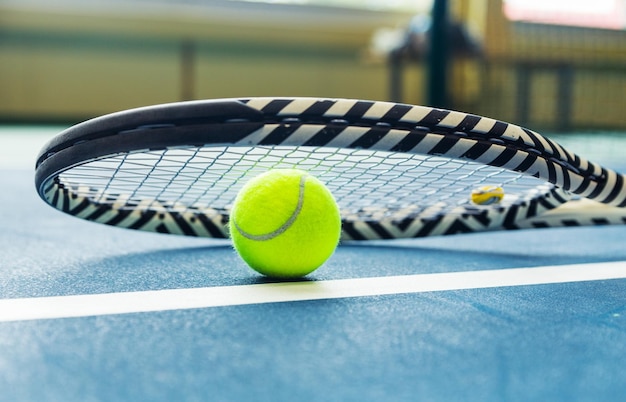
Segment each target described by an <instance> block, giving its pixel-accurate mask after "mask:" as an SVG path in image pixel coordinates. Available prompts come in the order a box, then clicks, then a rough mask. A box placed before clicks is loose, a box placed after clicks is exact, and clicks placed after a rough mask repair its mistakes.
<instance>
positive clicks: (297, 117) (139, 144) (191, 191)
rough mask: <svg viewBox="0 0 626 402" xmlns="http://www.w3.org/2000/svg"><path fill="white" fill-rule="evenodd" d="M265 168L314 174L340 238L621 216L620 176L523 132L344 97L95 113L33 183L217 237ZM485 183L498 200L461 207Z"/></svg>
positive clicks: (40, 167)
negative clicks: (336, 210)
mask: <svg viewBox="0 0 626 402" xmlns="http://www.w3.org/2000/svg"><path fill="white" fill-rule="evenodd" d="M277 168H298V169H302V170H306V171H308V172H310V173H311V174H313V175H315V176H316V177H318V178H319V179H320V180H322V181H323V182H324V183H326V185H327V186H328V187H329V189H330V190H331V191H332V192H333V194H334V195H335V198H336V199H337V202H338V204H339V207H340V209H341V213H342V219H343V239H344V240H368V239H393V238H407V237H421V236H431V235H449V234H458V233H468V232H478V231H487V230H502V229H519V228H532V227H554V226H567V225H594V224H624V223H626V208H623V207H625V206H626V186H625V180H624V179H625V176H624V175H622V174H620V173H616V172H614V171H612V170H610V169H607V168H604V167H602V166H600V165H597V164H594V163H591V162H588V161H586V160H585V159H582V158H581V157H579V156H577V155H575V154H573V153H571V152H569V151H567V150H566V149H564V148H563V147H561V146H559V145H558V144H556V143H554V142H553V141H550V140H549V139H547V138H544V137H543V136H541V135H539V134H537V133H535V132H533V131H530V130H527V129H524V128H521V127H518V126H515V125H512V124H508V123H504V122H501V121H497V120H493V119H489V118H486V117H480V116H475V115H471V114H466V113H460V112H453V111H448V110H442V109H433V108H430V107H423V106H411V105H406V104H397V103H389V102H373V101H362V100H349V99H318V98H248V99H218V100H206V101H193V102H181V103H172V104H165V105H157V106H151V107H145V108H139V109H132V110H127V111H123V112H118V113H113V114H109V115H105V116H102V117H98V118H95V119H92V120H89V121H86V122H83V123H80V124H78V125H76V126H73V127H71V128H69V129H67V130H66V131H64V132H62V133H61V134H59V135H58V136H57V137H55V138H54V139H52V140H51V141H50V142H49V143H48V144H46V146H45V147H44V149H43V150H42V151H41V153H40V155H39V156H38V159H37V166H36V178H35V181H36V186H37V191H38V192H39V195H40V196H41V197H42V198H43V199H44V200H45V201H46V202H47V203H48V204H50V205H52V206H53V207H55V208H57V209H59V210H61V211H63V212H66V213H68V214H71V215H74V216H76V217H79V218H82V219H86V220H90V221H94V222H99V223H104V224H107V225H113V226H118V227H124V228H130V229H138V230H144V231H150V232H162V233H173V234H181V235H189V236H205V237H215V238H225V237H227V236H228V230H227V225H226V223H227V221H228V215H229V209H230V207H231V205H232V202H233V199H234V198H235V196H236V194H237V192H238V190H239V189H240V188H241V186H242V185H243V184H244V183H245V182H246V181H247V180H248V179H249V178H251V177H253V176H256V175H258V174H260V173H262V172H264V171H267V170H269V169H277ZM485 185H489V186H496V187H501V188H502V189H504V193H505V196H504V198H503V199H502V200H501V201H500V202H498V203H494V204H490V205H477V204H475V203H472V201H471V200H470V194H471V192H472V191H473V190H474V189H476V188H478V187H481V186H485ZM566 203H567V204H566ZM562 204H566V205H563V206H562V207H559V206H561V205H562Z"/></svg>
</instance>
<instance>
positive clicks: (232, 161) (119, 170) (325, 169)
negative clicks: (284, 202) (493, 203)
mask: <svg viewBox="0 0 626 402" xmlns="http://www.w3.org/2000/svg"><path fill="white" fill-rule="evenodd" d="M280 168H297V169H302V170H306V171H308V172H310V173H311V174H312V175H314V176H316V177H318V178H319V179H320V180H322V181H323V182H324V183H326V185H327V186H328V187H329V189H330V190H331V191H332V193H333V194H334V196H335V198H336V199H337V202H338V204H339V206H340V208H341V209H342V214H343V215H344V216H350V217H352V219H364V220H367V219H373V220H379V219H388V218H391V219H398V220H401V219H405V218H407V217H416V216H423V217H428V216H435V215H438V214H446V213H454V211H456V210H458V211H460V212H459V213H467V210H468V208H469V209H472V208H474V209H475V208H479V209H480V208H493V207H488V206H484V207H483V206H475V205H473V204H471V203H470V200H469V197H470V193H471V191H472V190H474V189H475V188H476V187H479V186H482V185H494V186H500V187H503V188H504V189H505V191H506V193H507V196H506V197H505V200H503V204H502V205H503V206H506V205H507V203H508V204H511V203H514V202H520V200H522V201H523V200H524V199H529V198H531V197H534V196H535V194H536V193H537V195H540V194H539V193H545V192H546V191H547V189H546V188H545V187H546V186H545V185H544V184H543V183H544V182H543V181H542V180H539V179H535V178H533V177H528V176H524V175H522V174H520V173H516V172H511V171H508V170H505V169H500V168H494V167H491V166H486V165H482V164H477V163H473V162H471V161H463V160H456V159H449V158H445V157H435V156H424V155H412V154H405V153H394V152H383V151H372V150H363V149H360V150H359V149H356V150H355V149H346V148H330V147H287V146H284V147H276V146H255V147H239V146H229V147H226V146H225V147H184V148H172V149H164V150H154V151H143V152H137V153H129V154H122V155H115V156H110V157H107V158H103V159H98V160H93V161H91V162H87V163H85V164H83V165H80V166H75V167H73V168H71V169H69V170H67V171H65V172H63V173H61V174H60V176H59V180H60V182H61V183H62V184H63V186H64V187H65V188H69V189H71V191H73V192H74V193H76V194H77V195H78V196H80V197H85V198H87V199H90V200H92V201H93V202H94V203H98V204H111V206H114V207H115V208H116V209H124V208H128V209H137V208H139V209H142V210H146V211H148V210H152V211H176V212H179V213H185V212H189V211H192V212H194V211H196V212H197V211H200V213H203V211H215V213H218V214H228V211H229V209H230V207H231V205H232V203H233V201H234V198H235V196H236V195H237V192H238V191H239V189H240V188H241V187H242V186H243V185H244V184H245V182H246V181H247V180H248V179H250V178H252V177H254V176H256V175H258V174H260V173H263V172H265V171H267V170H269V169H280Z"/></svg>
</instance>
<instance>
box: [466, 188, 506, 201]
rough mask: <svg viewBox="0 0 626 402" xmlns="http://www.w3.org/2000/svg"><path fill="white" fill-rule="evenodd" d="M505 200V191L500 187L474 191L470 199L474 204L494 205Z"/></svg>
mask: <svg viewBox="0 0 626 402" xmlns="http://www.w3.org/2000/svg"><path fill="white" fill-rule="evenodd" d="M502 198H504V190H503V189H502V187H498V186H482V187H478V188H476V189H474V190H472V194H471V195H470V199H471V200H472V202H473V203H474V204H478V205H492V204H497V203H499V202H500V201H502Z"/></svg>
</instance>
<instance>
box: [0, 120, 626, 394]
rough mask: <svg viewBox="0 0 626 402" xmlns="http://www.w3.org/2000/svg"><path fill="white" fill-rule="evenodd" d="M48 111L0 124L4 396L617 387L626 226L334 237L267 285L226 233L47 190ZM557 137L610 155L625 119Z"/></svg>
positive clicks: (623, 348)
mask: <svg viewBox="0 0 626 402" xmlns="http://www.w3.org/2000/svg"><path fill="white" fill-rule="evenodd" d="M61 129H62V128H61V127H25V126H16V127H2V128H1V129H0V173H1V174H0V185H1V188H2V192H1V193H0V204H1V206H2V208H0V214H1V219H0V222H1V225H2V230H1V231H0V257H1V258H0V400H2V401H619V400H624V398H625V395H626V363H625V362H626V360H625V357H626V279H624V278H626V247H625V243H624V239H625V238H626V227H618V226H612V227H591V228H564V229H545V230H532V231H528V230H520V231H513V232H493V233H485V234H472V235H459V236H451V237H445V238H443V237H442V238H428V239H416V240H397V241H389V242H382V241H381V242H376V243H354V244H349V243H348V244H342V245H341V246H340V247H339V248H338V250H337V252H336V253H335V255H334V256H333V257H332V258H331V259H330V260H329V261H328V262H327V263H326V264H325V265H324V266H322V267H321V268H320V269H319V270H317V271H315V272H314V273H313V274H311V275H310V276H309V277H307V280H305V281H296V282H282V283H277V282H273V281H269V280H266V279H264V278H263V277H260V276H259V275H258V274H256V273H255V272H253V271H252V270H250V269H249V268H247V266H246V265H245V264H244V263H243V262H242V261H241V260H240V259H239V257H238V256H237V255H236V254H235V252H234V251H233V250H232V248H231V247H230V244H229V243H228V242H227V241H218V240H207V239H196V238H182V237H175V236H169V235H158V234H148V233H141V232H134V231H130V230H124V229H117V228H111V227H106V226H102V225H98V224H94V223H90V222H85V221H81V220H78V219H76V218H73V217H70V216H67V215H64V214H62V213H60V212H58V211H56V210H54V209H52V208H50V207H49V206H47V205H46V204H45V203H44V202H43V201H41V200H40V199H39V198H38V196H37V194H36V192H35V189H34V185H33V166H34V158H35V156H36V153H37V151H38V150H39V147H40V146H41V145H42V144H43V142H45V140H46V139H48V138H50V136H51V135H54V134H55V133H56V132H58V131H60V130H61ZM554 138H556V139H557V141H559V142H561V143H562V144H564V145H566V146H568V147H571V148H572V149H573V150H574V151H575V152H578V153H580V154H582V155H585V156H587V157H589V159H591V160H593V161H595V162H598V163H601V164H604V165H607V166H609V167H613V168H615V169H619V170H621V171H624V170H625V169H626V160H625V159H624V152H626V151H625V150H626V138H625V137H624V136H619V135H615V134H597V133H595V134H587V135H583V136H581V135H570V136H559V137H554Z"/></svg>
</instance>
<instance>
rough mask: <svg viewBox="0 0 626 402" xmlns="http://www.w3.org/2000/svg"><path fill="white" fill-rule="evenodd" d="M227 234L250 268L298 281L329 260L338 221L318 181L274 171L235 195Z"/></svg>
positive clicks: (292, 171)
mask: <svg viewBox="0 0 626 402" xmlns="http://www.w3.org/2000/svg"><path fill="white" fill-rule="evenodd" d="M229 229H230V236H231V239H232V241H233V245H234V247H235V249H236V250H237V252H238V253H239V255H240V256H241V258H242V259H243V260H244V261H245V262H246V263H247V264H248V265H249V266H250V267H251V268H253V269H254V270H256V271H257V272H259V273H261V274H263V275H266V276H269V277H276V278H298V277H302V276H305V275H307V274H309V273H311V272H313V271H314V270H316V269H317V268H318V267H319V266H320V265H322V264H323V263H324V262H325V261H326V260H327V259H328V258H329V257H330V256H331V255H332V254H333V252H334V251H335V248H336V247H337V244H338V242H339V236H340V234H341V217H340V215H339V208H338V206H337V203H336V202H335V199H334V198H333V196H332V194H331V193H330V191H329V190H328V189H327V188H326V186H324V184H323V183H322V182H321V181H319V180H318V179H316V178H315V177H313V176H311V175H310V174H308V173H306V172H304V171H301V170H297V169H275V170H270V171H268V172H266V173H263V174H261V175H259V176H257V177H255V178H253V179H251V180H250V181H249V182H247V183H246V184H245V185H244V186H243V188H242V189H241V190H240V191H239V193H238V194H237V197H236V198H235V202H234V205H233V207H232V210H231V214H230V220H229Z"/></svg>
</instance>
